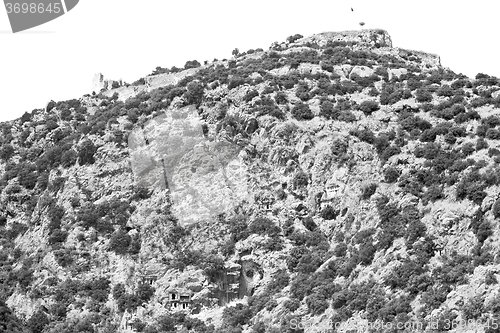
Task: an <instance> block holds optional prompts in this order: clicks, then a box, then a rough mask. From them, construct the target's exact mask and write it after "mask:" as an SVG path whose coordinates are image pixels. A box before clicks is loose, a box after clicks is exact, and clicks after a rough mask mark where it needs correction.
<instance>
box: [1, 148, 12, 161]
mask: <svg viewBox="0 0 500 333" xmlns="http://www.w3.org/2000/svg"><path fill="white" fill-rule="evenodd" d="M12 155H14V147H12V146H11V145H10V144H4V145H2V147H0V159H2V160H3V161H4V162H7V161H8V160H9V159H10V158H11V157H12Z"/></svg>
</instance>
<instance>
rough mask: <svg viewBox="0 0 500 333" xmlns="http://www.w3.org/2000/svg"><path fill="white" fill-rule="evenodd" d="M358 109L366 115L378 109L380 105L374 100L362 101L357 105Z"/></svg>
mask: <svg viewBox="0 0 500 333" xmlns="http://www.w3.org/2000/svg"><path fill="white" fill-rule="evenodd" d="M359 109H360V110H361V111H363V113H364V114H365V115H367V116H368V115H371V114H372V113H373V112H375V111H377V110H378V109H380V106H379V105H378V103H377V102H375V101H363V102H362V103H361V104H360V105H359Z"/></svg>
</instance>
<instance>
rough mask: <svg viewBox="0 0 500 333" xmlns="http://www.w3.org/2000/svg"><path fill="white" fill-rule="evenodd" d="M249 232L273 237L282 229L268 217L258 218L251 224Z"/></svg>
mask: <svg viewBox="0 0 500 333" xmlns="http://www.w3.org/2000/svg"><path fill="white" fill-rule="evenodd" d="M248 231H249V232H250V233H252V234H259V235H268V236H273V235H275V234H278V233H279V232H280V228H279V227H278V226H276V225H275V224H274V223H273V222H272V221H271V220H270V219H268V218H267V217H258V218H256V219H255V220H254V221H253V222H252V223H250V225H249V226H248Z"/></svg>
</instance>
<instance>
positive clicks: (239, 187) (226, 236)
mask: <svg viewBox="0 0 500 333" xmlns="http://www.w3.org/2000/svg"><path fill="white" fill-rule="evenodd" d="M94 87H96V88H95V89H94V91H93V92H92V93H91V94H87V95H85V96H83V97H81V98H79V99H73V100H68V101H59V102H50V103H49V104H48V105H47V106H46V107H45V108H43V109H37V110H34V111H33V112H31V113H25V114H24V115H23V116H22V117H21V118H19V119H17V120H14V121H10V122H5V123H2V124H0V129H1V131H2V136H1V138H0V175H1V180H0V191H1V194H0V229H1V231H2V232H1V233H0V240H1V243H0V244H1V250H0V257H1V260H0V263H1V266H2V267H1V270H0V274H1V277H0V281H1V282H2V284H1V286H2V289H1V293H0V300H1V301H2V302H5V304H3V303H2V308H1V310H2V318H3V319H0V324H3V325H4V326H8V327H10V328H9V329H10V330H12V331H16V330H17V331H19V332H29V330H31V331H32V332H44V333H56V332H65V333H67V332H95V333H97V332H131V331H137V332H147V333H155V332H158V333H159V332H259V333H260V332H314V331H318V330H321V329H323V330H324V329H330V328H332V327H334V328H337V329H338V330H339V331H347V330H349V329H350V328H351V329H352V328H353V327H349V326H348V323H349V322H351V323H352V321H353V320H354V321H355V323H357V324H358V325H361V324H363V323H364V324H367V323H368V322H370V323H378V324H379V325H382V324H384V327H383V328H381V329H380V330H378V331H381V332H382V331H387V332H392V331H395V330H392V329H391V328H390V325H393V327H395V326H396V325H397V324H398V323H399V324H400V325H403V324H406V325H407V326H406V327H405V328H406V332H415V331H418V329H417V328H415V326H413V327H410V326H409V325H420V326H419V327H420V328H423V327H427V331H435V332H438V331H444V330H448V328H450V327H448V326H447V325H449V324H450V323H452V322H453V321H455V323H456V321H460V320H469V321H471V322H474V323H475V324H477V325H479V326H480V327H481V329H482V330H483V331H485V332H488V333H491V332H497V331H498V329H497V328H495V325H494V323H495V322H496V321H497V320H498V319H499V318H500V310H499V307H498V304H500V303H499V301H500V298H499V297H500V295H499V285H498V274H499V273H500V266H499V260H500V259H499V258H500V257H499V245H498V244H499V242H498V239H499V235H500V231H499V223H498V221H499V220H498V219H499V218H500V199H499V193H500V188H499V186H498V184H499V183H500V168H499V165H498V164H499V163H500V157H499V156H500V148H499V146H500V141H499V140H500V130H499V129H498V126H499V125H500V116H499V113H500V92H499V91H500V80H499V79H498V78H496V77H493V76H489V75H487V74H483V73H479V74H478V75H476V77H475V78H469V77H467V76H465V75H462V74H456V73H454V72H453V71H452V70H451V69H449V68H444V67H443V66H441V63H440V58H439V56H437V55H434V54H429V53H425V52H421V51H414V50H406V49H400V48H397V47H394V46H393V45H392V41H391V38H390V36H389V34H388V33H387V32H386V31H384V30H380V29H374V30H361V31H345V32H327V33H321V34H317V35H313V36H310V37H303V36H301V35H292V36H290V37H288V38H287V39H286V41H284V42H280V43H278V42H276V43H273V44H272V45H271V46H270V48H269V49H268V50H263V49H256V50H247V51H246V52H240V51H239V50H238V49H235V50H234V51H233V53H232V58H231V59H223V60H214V61H213V62H206V63H204V64H200V63H199V62H198V61H196V60H192V61H188V62H186V65H185V66H184V68H183V69H180V68H175V67H173V68H170V69H169V68H162V67H157V68H156V69H155V70H154V71H153V72H152V73H151V74H150V75H147V76H145V77H143V78H139V79H138V80H137V81H136V82H134V83H132V84H127V83H124V82H120V81H113V80H105V79H104V78H103V77H102V75H98V76H96V79H95V81H94ZM95 90H99V91H95ZM2 321H3V322H2ZM299 323H300V325H299ZM0 327H1V325H0ZM363 331H365V332H368V331H369V329H368V328H366V327H365V329H363ZM400 331H405V330H404V329H401V330H400Z"/></svg>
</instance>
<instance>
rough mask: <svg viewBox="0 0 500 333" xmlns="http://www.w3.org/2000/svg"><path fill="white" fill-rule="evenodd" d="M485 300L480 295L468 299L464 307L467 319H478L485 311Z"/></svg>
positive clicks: (463, 310)
mask: <svg viewBox="0 0 500 333" xmlns="http://www.w3.org/2000/svg"><path fill="white" fill-rule="evenodd" d="M483 304H484V300H483V298H482V297H480V296H475V297H473V298H471V299H469V300H468V302H467V303H466V304H465V305H464V306H463V307H462V313H463V315H464V318H465V319H466V320H469V319H474V320H475V319H478V318H479V317H480V316H481V315H482V314H483V313H484V306H483Z"/></svg>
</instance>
